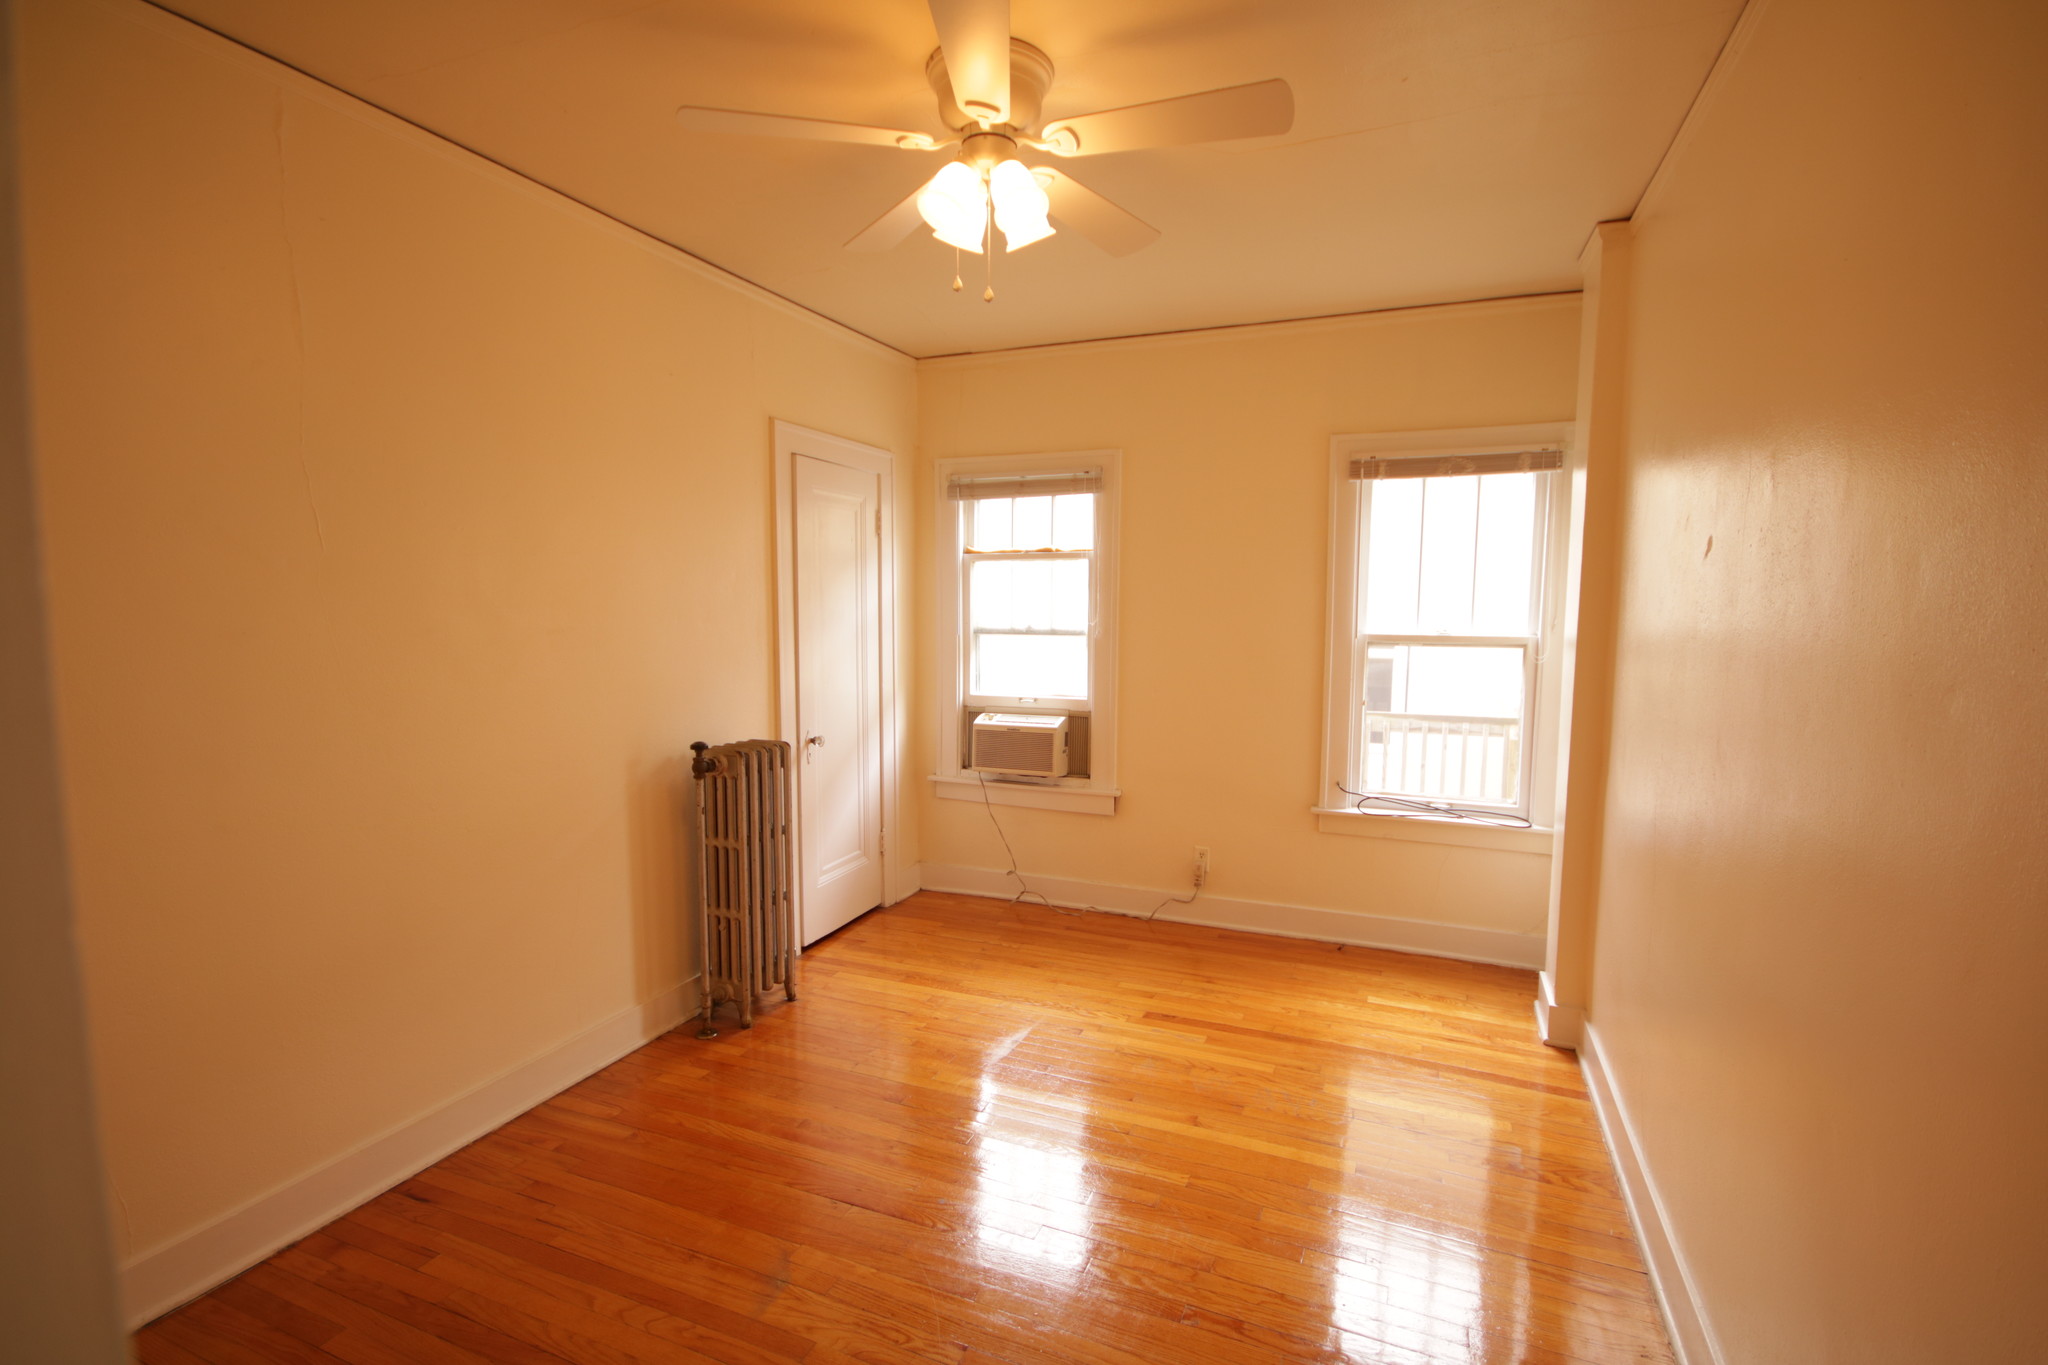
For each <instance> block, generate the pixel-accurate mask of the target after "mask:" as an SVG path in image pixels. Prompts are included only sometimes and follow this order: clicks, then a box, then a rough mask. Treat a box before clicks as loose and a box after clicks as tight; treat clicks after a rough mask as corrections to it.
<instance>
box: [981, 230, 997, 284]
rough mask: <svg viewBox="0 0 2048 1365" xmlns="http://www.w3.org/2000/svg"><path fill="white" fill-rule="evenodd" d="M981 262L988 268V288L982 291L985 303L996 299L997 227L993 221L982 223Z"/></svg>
mask: <svg viewBox="0 0 2048 1365" xmlns="http://www.w3.org/2000/svg"><path fill="white" fill-rule="evenodd" d="M981 263H982V265H983V267H984V268H985V269H986V270H987V280H988V288H986V289H984V290H982V291H981V301H982V302H983V303H994V302H995V301H996V229H995V225H994V224H993V223H983V224H982V225H981Z"/></svg>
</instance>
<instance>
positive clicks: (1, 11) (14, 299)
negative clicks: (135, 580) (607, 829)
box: [0, 3, 127, 1365]
mask: <svg viewBox="0 0 2048 1365" xmlns="http://www.w3.org/2000/svg"><path fill="white" fill-rule="evenodd" d="M13 8H14V7H13V5H12V4H9V3H0V1362H4V1365H113V1362H116V1361H120V1360H123V1359H125V1358H126V1355H127V1353H126V1351H125V1350H124V1349H123V1348H122V1343H121V1321H120V1316H119V1313H118V1310H117V1306H116V1300H115V1294H114V1273H113V1272H114V1267H113V1251H112V1245H111V1240H112V1239H111V1238H110V1237H109V1236H108V1228H107V1207H106V1191H105V1188H104V1183H103V1181H102V1178H101V1173H100V1160H99V1155H100V1153H99V1134H98V1130H97V1126H96V1124H95V1122H94V1113H93V1078H92V1070H91V1067H90V1065H89V1064H88V1061H87V1039H86V1025H85V1006H84V999H83V993H82V991H81V989H80V980H79V971H78V950H77V944H76V942H75V937H74V933H73V926H72V913H71V889H70V878H69V876H68V875H67V871H66V866H65V861H66V860H65V850H64V828H63V808H62V800H61V788H60V783H59V778H58V768H57V752H56V733H55V725H54V723H53V717H52V714H51V696H50V680H49V649H48V643H47V639H46V634H45V628H44V610H43V595H42V566H41V563H40V554H39V550H40V547H39V545H38V538H37V534H36V517H35V493H34V481H33V475H32V472H31V468H30V459H29V440H28V434H29V433H28V405H27V401H26V400H27V397H28V384H27V382H26V377H25V371H24V366H25V363H26V354H25V349H24V346H23V341H24V338H23V329H22V307H21V305H22V299H21V280H20V274H19V271H18V269H17V267H18V252H17V247H18V243H17V240H16V235H17V234H16V208H17V202H16V194H15V136H14V133H15V119H14V63H13V52H12V49H13V31H14V22H13V20H14V16H13Z"/></svg>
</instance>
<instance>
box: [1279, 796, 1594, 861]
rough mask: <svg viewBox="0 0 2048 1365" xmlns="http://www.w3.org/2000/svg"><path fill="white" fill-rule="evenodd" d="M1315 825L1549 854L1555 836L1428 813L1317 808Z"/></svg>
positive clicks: (1327, 830)
mask: <svg viewBox="0 0 2048 1365" xmlns="http://www.w3.org/2000/svg"><path fill="white" fill-rule="evenodd" d="M1314 810H1315V817H1316V828H1317V829H1318V830H1320V831H1321V832H1322V833H1324V834H1350V835H1357V836H1362V837H1365V838H1369V839H1409V840H1412V841H1414V842H1416V843H1422V844H1459V845H1462V846H1463V847H1466V848H1494V849H1501V850H1504V851H1506V852H1510V853H1541V854H1545V855H1548V854H1549V853H1550V850H1551V843H1552V836H1553V835H1554V833H1555V831H1553V830H1549V829H1541V828H1538V829H1507V828H1503V827H1501V826H1499V825H1482V824H1479V823H1477V822H1475V821H1471V820H1447V819H1441V818H1438V817H1436V816H1429V815H1380V814H1371V813H1367V812H1365V811H1358V810H1348V809H1336V810H1332V809H1331V808H1329V807H1328V806H1317V807H1315V808H1314Z"/></svg>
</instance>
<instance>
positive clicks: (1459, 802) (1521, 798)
mask: <svg viewBox="0 0 2048 1365" xmlns="http://www.w3.org/2000/svg"><path fill="white" fill-rule="evenodd" d="M1538 644H1539V642H1538V640H1537V637H1535V636H1519V635H1373V634H1366V633H1361V634H1359V635H1358V636H1357V637H1356V639H1355V640H1354V641H1353V646H1352V667H1351V676H1352V677H1353V679H1354V680H1355V682H1356V694H1355V702H1354V705H1353V707H1352V718H1353V723H1354V726H1355V729H1354V731H1353V741H1352V744H1351V752H1350V754H1349V755H1348V756H1347V762H1346V779H1345V783H1344V785H1345V786H1347V787H1349V788H1351V789H1352V790H1353V791H1356V792H1363V793H1365V794H1367V795H1369V796H1381V795H1384V796H1391V797H1394V798H1396V799H1398V800H1403V801H1436V802H1439V803H1441V804H1444V805H1448V806H1452V807H1454V808H1457V809H1461V810H1476V811H1495V812H1503V813H1509V814H1524V815H1525V814H1527V812H1528V807H1529V799H1530V792H1529V778H1530V759H1531V755H1532V754H1533V752H1534V748H1533V728H1532V723H1531V711H1532V708H1533V707H1534V705H1535V701H1536V681H1537V680H1536V667H1537V663H1538V658H1537V655H1538ZM1375 645H1411V646H1421V647H1424V648H1449V649H1456V648H1460V647H1464V648H1472V649H1516V650H1519V651H1521V655H1522V692H1521V699H1522V702H1521V707H1520V709H1519V710H1518V711H1517V712H1516V713H1515V714H1514V715H1511V716H1502V715H1453V714H1449V713H1438V712H1422V711H1391V710H1374V709H1371V708H1369V707H1368V706H1367V704H1366V697H1365V680H1366V659H1367V657H1368V653H1369V651H1370V650H1371V649H1372V647H1373V646H1375ZM1375 719H1379V720H1383V721H1385V722H1388V723H1389V727H1390V728H1391V727H1392V726H1397V725H1407V726H1411V727H1413V726H1422V727H1450V726H1468V727H1469V726H1481V727H1507V726H1512V727H1514V728H1515V729H1516V731H1517V735H1516V737H1515V758H1514V762H1515V774H1516V776H1515V788H1514V791H1515V795H1514V799H1513V800H1503V801H1488V800H1486V799H1484V798H1482V797H1473V796H1457V795H1446V794H1443V793H1441V792H1430V791H1416V790H1413V789H1411V788H1410V787H1407V786H1391V785H1388V784H1386V783H1385V782H1382V783H1381V784H1380V785H1378V786H1372V785H1368V782H1367V771H1368V769H1369V767H1370V764H1371V755H1370V747H1371V742H1372V730H1373V725H1372V722H1373V721H1374V720H1375ZM1448 733H1449V732H1448V729H1447V728H1446V729H1445V730H1444V734H1446V735H1447V734H1448ZM1459 738H1461V739H1469V738H1470V736H1469V735H1461V736H1459ZM1482 738H1485V736H1482ZM1461 766H1463V760H1462V759H1461Z"/></svg>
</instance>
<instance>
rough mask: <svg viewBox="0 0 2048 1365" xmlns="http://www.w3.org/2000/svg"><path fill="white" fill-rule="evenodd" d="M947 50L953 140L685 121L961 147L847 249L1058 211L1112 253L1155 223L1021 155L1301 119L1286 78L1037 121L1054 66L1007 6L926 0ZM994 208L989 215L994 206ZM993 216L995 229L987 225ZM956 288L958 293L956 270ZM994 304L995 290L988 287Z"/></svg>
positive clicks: (733, 112) (980, 229)
mask: <svg viewBox="0 0 2048 1365" xmlns="http://www.w3.org/2000/svg"><path fill="white" fill-rule="evenodd" d="M929 3H930V5H931V12H932V23H933V25H934V27H936V28H937V29H938V35H939V46H938V48H937V50H936V51H934V52H933V53H932V55H931V57H930V59H929V60H928V61H926V63H925V77H926V79H927V80H929V81H930V82H931V87H932V90H933V92H934V93H935V94H937V95H938V98H939V116H940V118H941V119H942V120H944V122H945V125H946V127H948V128H950V129H952V130H953V135H952V136H951V137H948V138H934V137H931V136H929V135H927V134H925V133H917V132H910V131H907V130H904V129H898V128H872V127H868V126H866V125H863V124H856V123H835V122H832V121H830V120H827V119H813V118H794V117H790V116H788V115H784V114H756V113H748V112H745V111H743V110H738V109H705V108H698V107H695V106H685V107H684V108H681V109H678V110H677V111H676V117H677V118H678V119H680V120H681V121H682V123H683V126H684V127H686V128H692V129H697V130H699V131H704V132H718V133H753V134H761V135H765V136H769V137H796V138H809V139H813V140H818V141H824V142H855V143H865V144H868V145H871V146H878V147H900V148H903V149H905V150H907V151H917V152H929V151H937V150H939V149H940V148H945V147H956V148H957V151H956V152H955V153H954V155H953V158H952V159H951V160H949V161H948V162H947V163H946V164H945V166H943V167H941V168H940V170H939V172H938V174H937V175H934V176H933V177H932V178H931V179H930V180H928V181H926V182H925V183H924V184H923V185H921V186H919V187H918V188H917V189H916V190H914V191H912V192H911V193H910V194H909V195H907V196H905V197H904V198H903V200H902V201H901V202H900V203H898V204H897V205H896V206H895V207H893V208H891V209H890V210H889V211H888V212H887V213H884V214H883V215H882V216H881V217H880V218H877V219H876V220H875V221H874V222H873V223H872V224H870V225H869V226H868V227H867V228H865V229H863V230H862V231H861V232H860V233H859V234H858V235H856V236H855V237H854V238H853V240H851V241H849V242H848V243H847V244H846V245H847V247H848V249H850V250H853V251H886V250H888V249H889V248H891V247H894V246H896V245H898V244H899V243H901V242H902V241H903V240H904V239H905V238H906V237H908V236H909V235H910V234H911V232H912V231H913V230H915V228H916V227H917V225H918V223H919V222H920V221H923V222H924V223H926V224H927V225H929V226H930V227H931V229H932V235H933V236H935V237H937V238H938V239H939V240H940V241H943V242H947V243H950V244H951V245H953V246H957V247H959V248H960V249H961V250H963V251H973V252H981V251H984V250H985V249H986V248H988V247H990V246H992V245H993V244H994V233H995V232H996V231H1000V232H1001V233H1002V234H1003V241H1004V247H1005V249H1006V250H1008V251H1015V250H1017V249H1018V248H1020V247H1024V246H1028V245H1030V244H1031V243H1032V242H1035V241H1039V240H1041V239H1043V238H1045V237H1048V236H1050V235H1051V234H1052V233H1053V232H1054V231H1055V229H1054V228H1053V226H1052V224H1051V223H1050V222H1048V221H1047V215H1048V214H1050V215H1051V216H1053V217H1057V218H1058V219H1059V220H1060V222H1061V223H1062V224H1064V225H1065V226H1067V227H1070V228H1072V229H1074V231H1076V232H1078V233H1080V234H1081V235H1082V236H1083V237H1086V238H1087V239H1088V240H1090V241H1092V242H1094V243H1095V244H1096V245H1097V246H1099V247H1101V248H1102V249H1103V250H1104V251H1107V252H1108V253H1109V254H1110V255H1112V256H1127V255H1129V254H1130V253H1131V252H1133V251H1137V250H1140V249H1141V248H1143V247H1146V246H1149V245H1151V243H1152V242H1153V241H1154V240H1156V239H1157V238H1158V236H1159V230H1158V229H1157V228H1154V227H1152V226H1151V225H1149V224H1147V223H1145V222H1143V221H1142V220H1140V219H1139V218H1137V217H1136V216H1135V215H1133V214H1131V213H1128V212H1126V211H1125V210H1123V209H1121V208H1118V207H1117V206H1116V205H1115V204H1113V203H1111V202H1110V201H1109V200H1107V199H1105V198H1103V197H1102V196H1101V195H1099V194H1097V193H1096V192H1095V191H1093V190H1091V189H1089V188H1088V187H1087V186H1085V185H1083V184H1082V183H1081V182H1080V181H1078V180H1076V179H1074V178H1073V177H1072V176H1070V175H1068V174H1067V173H1066V172H1065V171H1062V170H1060V169H1058V168H1057V167H1055V166H1051V165H1036V166H1027V165H1026V164H1024V163H1023V162H1022V161H1021V160H1019V159H1018V157H1019V153H1020V151H1024V150H1029V151H1035V152H1046V153H1050V154H1051V155H1053V156H1055V157H1060V158H1066V157H1076V156H1098V155H1101V154H1102V153H1105V152H1128V151H1137V150H1140V149H1143V148H1148V147H1171V146H1183V145H1186V144H1188V143H1195V142H1221V141H1225V140H1227V139H1231V138H1244V137H1265V136H1269V135H1271V134H1274V133H1284V132H1286V131H1287V130H1288V129H1289V128H1291V127H1292V126H1293V124H1294V94H1293V92H1292V91H1291V90H1289V89H1288V87H1287V82H1286V81H1283V80H1266V81H1256V82H1254V83H1252V84H1250V85H1235V86H1230V87H1227V88H1225V89H1221V90H1207V91H1204V92H1202V93H1201V94H1197V95H1182V96H1180V97H1178V98H1176V99H1166V100H1155V101H1153V102H1151V103H1149V104H1134V105H1130V106H1128V107H1126V108H1122V109H1108V110H1104V111H1102V112H1100V113H1094V114H1080V115H1076V116H1074V117H1072V118H1060V119H1055V120H1053V121H1052V122H1051V123H1047V124H1044V125H1043V127H1041V126H1040V120H1041V118H1042V110H1041V107H1040V106H1041V102H1042V101H1043V99H1044V97H1045V92H1046V88H1047V87H1048V86H1050V85H1051V84H1052V71H1053V67H1052V60H1051V59H1050V58H1048V57H1047V56H1046V55H1045V54H1044V53H1043V52H1041V51H1039V50H1038V49H1037V48H1035V47H1033V46H1032V45H1031V44H1029V43H1027V42H1024V41H1022V40H1021V39H1018V38H1013V37H1011V36H1010V0H929ZM991 211H992V212H991ZM991 217H993V219H994V222H993V227H991V223H990V219H991ZM953 287H954V288H955V289H958V288H959V287H960V283H959V280H958V279H957V278H956V279H955V280H954V283H953ZM983 297H984V298H993V297H994V294H993V292H992V291H991V292H988V293H985V294H984V295H983Z"/></svg>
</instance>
